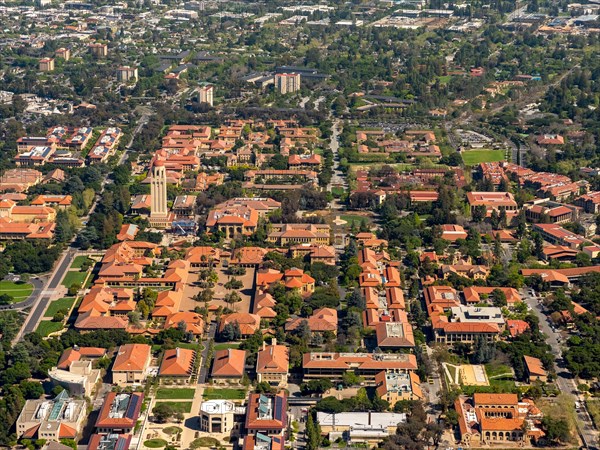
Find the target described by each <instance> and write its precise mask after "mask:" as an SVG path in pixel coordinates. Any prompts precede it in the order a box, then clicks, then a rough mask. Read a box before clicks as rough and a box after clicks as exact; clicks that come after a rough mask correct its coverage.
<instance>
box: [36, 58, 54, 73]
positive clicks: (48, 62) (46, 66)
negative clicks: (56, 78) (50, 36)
mask: <svg viewBox="0 0 600 450" xmlns="http://www.w3.org/2000/svg"><path fill="white" fill-rule="evenodd" d="M39 69H40V72H52V71H53V70H54V58H42V59H40V62H39Z"/></svg>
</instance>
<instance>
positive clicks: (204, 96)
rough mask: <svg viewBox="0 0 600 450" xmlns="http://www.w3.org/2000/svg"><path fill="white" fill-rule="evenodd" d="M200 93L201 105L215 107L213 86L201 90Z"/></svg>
mask: <svg viewBox="0 0 600 450" xmlns="http://www.w3.org/2000/svg"><path fill="white" fill-rule="evenodd" d="M199 91H200V103H206V104H208V105H210V106H212V105H213V93H214V87H213V86H204V87H201V88H200V89H199Z"/></svg>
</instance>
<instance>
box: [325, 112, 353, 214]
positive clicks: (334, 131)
mask: <svg viewBox="0 0 600 450" xmlns="http://www.w3.org/2000/svg"><path fill="white" fill-rule="evenodd" d="M341 126H342V123H341V121H340V120H339V119H335V120H334V122H333V125H332V127H331V139H330V140H329V149H330V150H331V151H332V152H333V168H332V170H333V174H332V175H331V180H329V184H328V185H327V192H331V190H332V189H333V187H334V186H341V187H343V188H344V189H347V188H348V184H347V182H346V177H345V176H344V174H343V173H342V170H341V169H340V156H339V153H338V150H339V148H340V140H339V136H340V132H341ZM329 207H330V208H331V209H335V210H340V209H343V208H344V206H343V205H342V204H341V203H339V201H338V199H336V198H334V199H333V200H332V201H331V203H330V204H329Z"/></svg>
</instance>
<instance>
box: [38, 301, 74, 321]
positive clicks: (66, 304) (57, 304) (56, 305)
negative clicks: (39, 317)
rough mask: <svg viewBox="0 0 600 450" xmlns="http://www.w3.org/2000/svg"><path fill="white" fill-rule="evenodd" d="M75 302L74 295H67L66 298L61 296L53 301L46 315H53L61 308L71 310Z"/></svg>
mask: <svg viewBox="0 0 600 450" xmlns="http://www.w3.org/2000/svg"><path fill="white" fill-rule="evenodd" d="M74 302H75V298H74V297H65V298H61V299H60V300H55V301H53V302H52V303H50V305H49V306H48V309H47V310H46V314H44V317H53V316H54V314H56V313H57V312H58V311H60V310H61V309H67V310H70V309H71V306H73V303H74Z"/></svg>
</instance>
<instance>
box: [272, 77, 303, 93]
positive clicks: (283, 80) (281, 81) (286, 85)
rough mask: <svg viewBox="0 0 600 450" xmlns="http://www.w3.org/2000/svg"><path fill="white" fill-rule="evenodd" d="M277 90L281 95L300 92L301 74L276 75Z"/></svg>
mask: <svg viewBox="0 0 600 450" xmlns="http://www.w3.org/2000/svg"><path fill="white" fill-rule="evenodd" d="M275 89H277V91H278V92H279V93H280V94H288V93H290V92H296V91H299V90H300V74H299V73H278V74H275Z"/></svg>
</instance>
